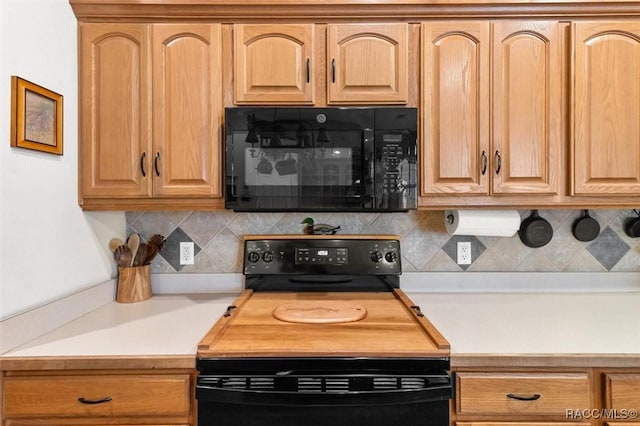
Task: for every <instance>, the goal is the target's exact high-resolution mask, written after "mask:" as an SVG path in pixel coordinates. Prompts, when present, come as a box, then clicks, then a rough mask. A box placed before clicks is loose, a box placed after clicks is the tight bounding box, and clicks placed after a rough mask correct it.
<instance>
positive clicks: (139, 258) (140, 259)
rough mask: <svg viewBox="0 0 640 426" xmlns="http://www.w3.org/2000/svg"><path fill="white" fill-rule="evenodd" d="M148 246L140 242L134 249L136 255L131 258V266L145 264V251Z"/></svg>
mask: <svg viewBox="0 0 640 426" xmlns="http://www.w3.org/2000/svg"><path fill="white" fill-rule="evenodd" d="M148 248H149V246H148V245H146V244H145V243H141V244H140V245H139V246H138V250H137V251H136V256H135V257H134V259H133V266H142V265H146V263H145V262H146V260H147V253H148Z"/></svg>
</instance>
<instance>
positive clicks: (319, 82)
mask: <svg viewBox="0 0 640 426" xmlns="http://www.w3.org/2000/svg"><path fill="white" fill-rule="evenodd" d="M408 28H409V27H408V24H406V23H380V24H378V23H366V24H328V25H326V26H325V25H316V24H282V25H274V24H235V25H233V37H234V67H233V69H234V88H235V97H234V101H235V103H236V104H240V105H242V104H255V105H273V104H294V105H317V104H319V102H318V101H317V99H316V91H317V90H324V84H325V82H326V86H327V87H326V102H327V104H335V105H349V104H405V103H407V99H408V80H409V76H408V55H409V52H408V49H409V48H408V34H409V30H408ZM325 29H326V37H325V35H324V31H325ZM317 32H318V33H321V34H318V38H319V40H320V41H319V43H322V41H324V40H326V46H322V48H320V47H321V46H320V45H319V44H316V37H317V35H316V33H317ZM325 51H326V57H324V52H325ZM325 65H326V66H325ZM316 73H326V77H325V76H322V77H320V76H318V74H316ZM323 99H324V97H323Z"/></svg>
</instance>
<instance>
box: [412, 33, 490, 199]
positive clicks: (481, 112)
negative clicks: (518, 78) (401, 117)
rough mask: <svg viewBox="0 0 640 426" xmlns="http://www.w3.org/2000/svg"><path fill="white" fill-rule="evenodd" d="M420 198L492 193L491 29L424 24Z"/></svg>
mask: <svg viewBox="0 0 640 426" xmlns="http://www.w3.org/2000/svg"><path fill="white" fill-rule="evenodd" d="M422 43H423V45H422V99H423V101H422V117H423V122H422V135H423V137H422V138H421V143H420V150H421V160H422V161H421V163H422V170H421V179H422V185H421V188H422V189H421V194H422V195H433V194H455V193H464V194H488V193H489V179H488V158H489V24H488V23H486V22H442V23H423V24H422Z"/></svg>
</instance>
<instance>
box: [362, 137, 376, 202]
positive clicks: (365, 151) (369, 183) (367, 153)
mask: <svg viewBox="0 0 640 426" xmlns="http://www.w3.org/2000/svg"><path fill="white" fill-rule="evenodd" d="M374 137H375V136H374V133H373V130H371V129H364V131H363V132H362V155H363V157H364V159H365V160H367V164H365V176H363V177H364V179H363V182H362V183H361V187H362V188H363V189H364V190H365V191H364V195H365V196H366V195H371V197H373V198H375V195H376V194H374V193H373V190H374V182H373V180H374V179H375V172H376V170H375V163H376V161H375V155H376V152H375V151H376V150H375V142H374V140H375V139H374ZM368 190H370V192H371V193H368Z"/></svg>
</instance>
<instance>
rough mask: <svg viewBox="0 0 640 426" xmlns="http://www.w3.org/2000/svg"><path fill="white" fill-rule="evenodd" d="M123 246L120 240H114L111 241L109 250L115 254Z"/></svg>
mask: <svg viewBox="0 0 640 426" xmlns="http://www.w3.org/2000/svg"><path fill="white" fill-rule="evenodd" d="M123 244H124V243H123V242H122V240H121V239H120V238H112V239H111V241H109V250H111V252H112V253H113V252H115V251H116V249H117V248H118V247H120V246H121V245H123Z"/></svg>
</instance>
